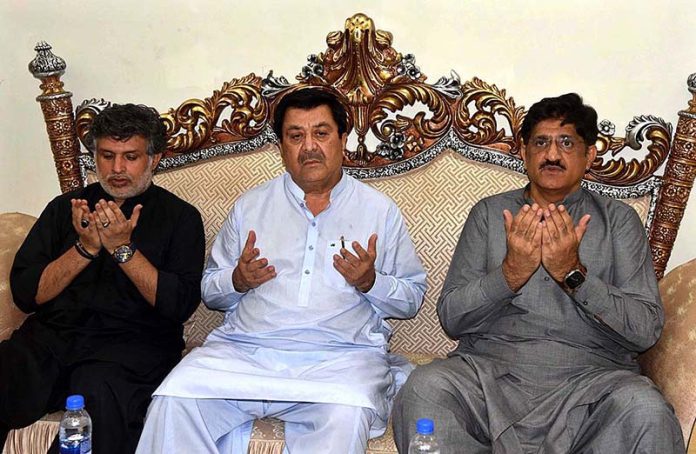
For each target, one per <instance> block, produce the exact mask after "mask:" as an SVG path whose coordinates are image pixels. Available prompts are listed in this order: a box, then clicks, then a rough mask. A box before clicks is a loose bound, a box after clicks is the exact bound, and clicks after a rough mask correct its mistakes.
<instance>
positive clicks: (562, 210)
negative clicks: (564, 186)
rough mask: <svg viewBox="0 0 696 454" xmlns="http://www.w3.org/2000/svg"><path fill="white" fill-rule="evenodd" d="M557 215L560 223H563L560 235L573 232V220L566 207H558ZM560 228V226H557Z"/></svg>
mask: <svg viewBox="0 0 696 454" xmlns="http://www.w3.org/2000/svg"><path fill="white" fill-rule="evenodd" d="M557 211H558V215H559V217H560V219H561V222H562V223H563V225H562V228H561V231H562V233H564V234H565V233H570V232H572V231H573V227H574V225H573V218H571V217H570V213H568V210H566V207H565V206H563V205H558V210H557ZM559 227H560V226H559Z"/></svg>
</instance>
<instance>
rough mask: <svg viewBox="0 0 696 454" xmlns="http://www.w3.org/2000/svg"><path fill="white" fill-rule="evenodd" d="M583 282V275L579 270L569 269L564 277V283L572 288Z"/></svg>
mask: <svg viewBox="0 0 696 454" xmlns="http://www.w3.org/2000/svg"><path fill="white" fill-rule="evenodd" d="M583 282H585V275H584V274H582V271H580V270H574V271H571V272H570V273H569V274H568V276H566V278H565V285H567V286H568V288H570V289H572V290H575V289H576V288H578V287H580V285H582V283H583Z"/></svg>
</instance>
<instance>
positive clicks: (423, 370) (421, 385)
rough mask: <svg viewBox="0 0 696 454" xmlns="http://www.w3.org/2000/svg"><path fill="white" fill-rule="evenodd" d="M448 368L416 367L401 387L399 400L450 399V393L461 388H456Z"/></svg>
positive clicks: (432, 400)
mask: <svg viewBox="0 0 696 454" xmlns="http://www.w3.org/2000/svg"><path fill="white" fill-rule="evenodd" d="M450 374H451V372H450V371H449V370H446V369H443V368H440V367H437V365H430V364H428V365H425V366H419V367H417V368H416V369H415V370H414V371H413V372H411V375H410V376H409V377H408V380H406V383H404V385H403V387H402V388H401V391H400V392H399V394H400V396H399V397H400V399H399V400H409V401H419V400H426V401H430V402H446V401H449V400H451V399H452V395H453V394H454V393H455V392H457V393H460V392H462V390H461V389H460V390H457V386H456V385H455V384H454V383H453V380H452V377H451V376H450Z"/></svg>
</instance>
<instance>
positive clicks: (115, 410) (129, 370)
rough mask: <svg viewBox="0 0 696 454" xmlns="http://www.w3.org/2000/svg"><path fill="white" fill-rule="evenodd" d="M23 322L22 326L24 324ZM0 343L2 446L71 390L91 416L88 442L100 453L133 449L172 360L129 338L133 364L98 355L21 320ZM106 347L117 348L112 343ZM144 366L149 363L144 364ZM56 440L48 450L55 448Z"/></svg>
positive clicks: (127, 346) (62, 401) (58, 404)
mask: <svg viewBox="0 0 696 454" xmlns="http://www.w3.org/2000/svg"><path fill="white" fill-rule="evenodd" d="M25 325H26V326H25ZM25 325H23V326H22V327H21V328H20V329H19V330H17V331H15V332H14V333H13V335H12V337H11V338H10V339H8V340H6V341H3V342H0V437H2V438H0V449H2V446H3V445H4V443H5V438H6V437H7V431H8V430H10V429H16V428H21V427H25V426H28V425H30V424H32V423H34V422H35V421H37V420H39V419H40V418H41V417H43V416H44V415H45V414H46V413H48V412H52V411H56V410H59V409H62V408H64V406H65V399H66V397H67V396H68V395H70V394H82V395H83V396H84V397H85V408H86V409H87V411H88V412H89V415H90V417H91V418H92V426H93V432H92V446H93V449H94V452H98V453H100V454H127V453H132V452H135V448H136V446H137V444H138V439H139V437H140V433H141V431H142V428H143V423H144V420H145V413H146V411H147V406H148V405H149V403H150V396H151V394H152V392H153V391H154V390H155V389H156V388H157V386H158V385H159V383H160V382H161V381H162V380H163V379H164V377H165V376H166V375H167V373H168V372H169V371H170V370H171V368H172V367H174V365H175V364H176V362H177V360H178V358H177V357H172V355H153V356H155V357H154V358H152V361H151V362H150V363H149V364H148V361H143V354H145V355H147V353H143V352H148V351H149V350H151V349H150V348H148V347H149V346H143V348H142V349H141V350H140V351H138V348H137V344H134V343H132V342H129V343H127V344H124V347H123V348H124V349H126V350H132V354H133V357H134V360H133V362H132V363H129V361H128V360H127V359H126V360H125V361H124V360H123V359H124V358H128V357H129V356H130V355H119V356H120V357H119V358H118V361H116V360H110V359H108V358H99V355H94V354H93V353H94V351H93V350H91V349H89V348H83V346H80V347H79V348H76V347H75V345H77V344H79V342H77V343H76V342H75V340H74V339H73V340H71V341H65V340H64V339H62V338H60V336H55V335H52V334H47V333H46V330H42V329H41V328H40V326H36V325H35V324H25ZM108 350H109V351H118V350H119V349H118V345H114V344H110V345H109V346H108ZM143 364H148V367H143ZM57 448H58V444H57V440H54V443H53V447H52V449H51V451H49V452H56V453H57V452H58V449H57Z"/></svg>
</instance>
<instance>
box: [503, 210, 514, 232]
mask: <svg viewBox="0 0 696 454" xmlns="http://www.w3.org/2000/svg"><path fill="white" fill-rule="evenodd" d="M503 218H505V232H507V233H510V229H511V228H512V213H510V211H508V210H503Z"/></svg>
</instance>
